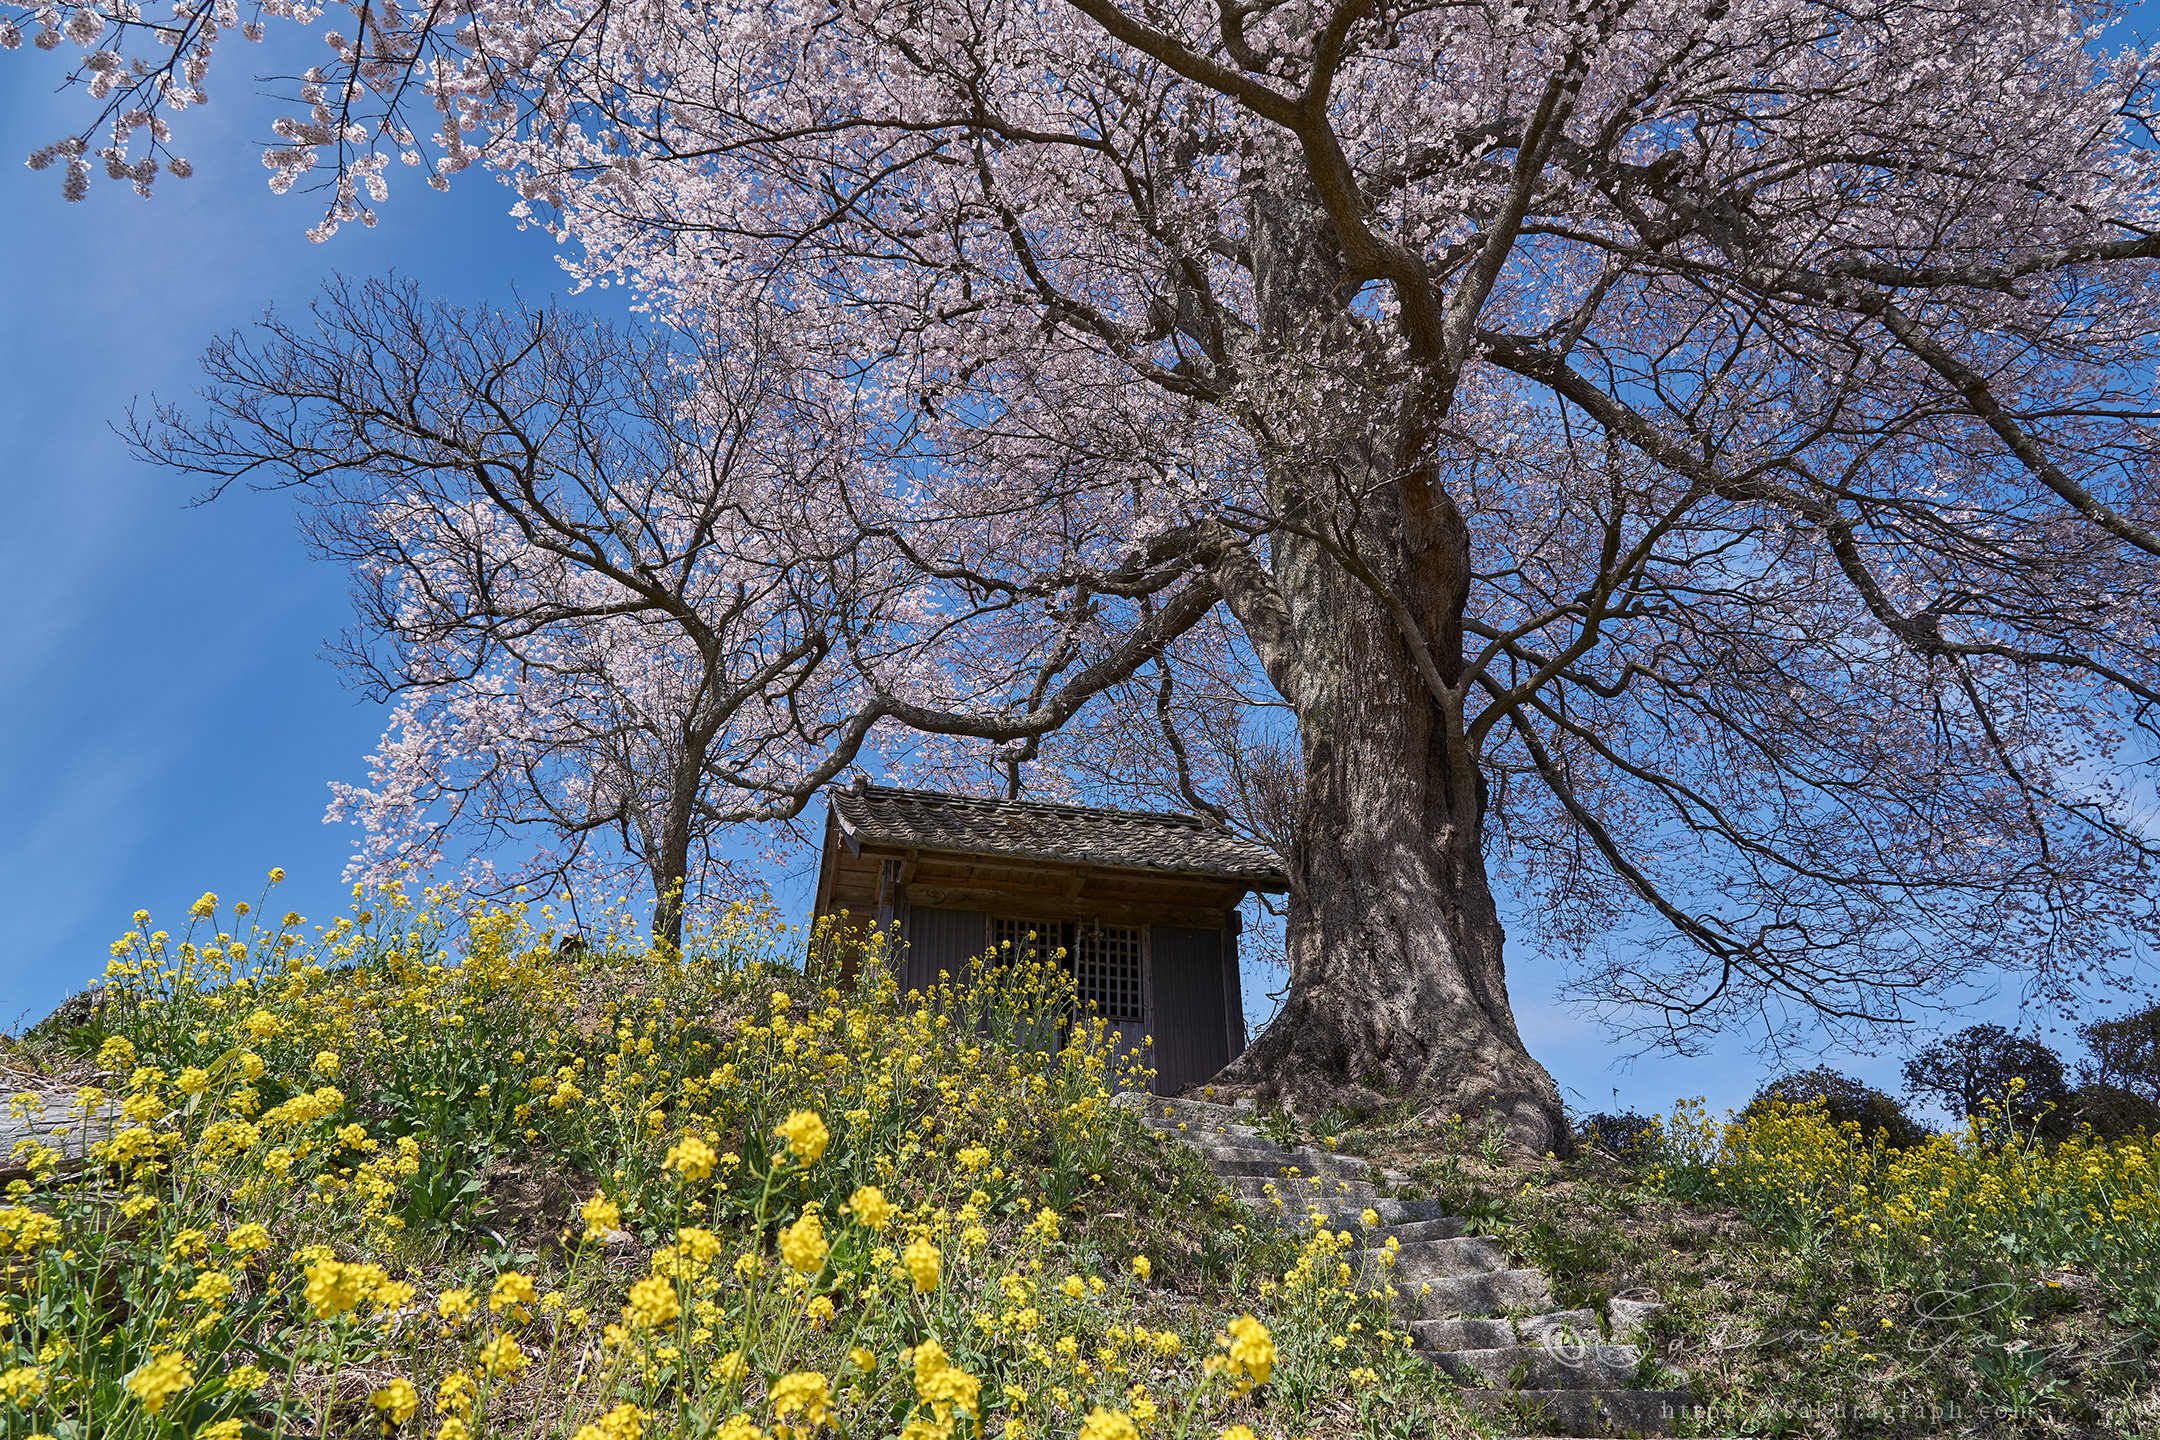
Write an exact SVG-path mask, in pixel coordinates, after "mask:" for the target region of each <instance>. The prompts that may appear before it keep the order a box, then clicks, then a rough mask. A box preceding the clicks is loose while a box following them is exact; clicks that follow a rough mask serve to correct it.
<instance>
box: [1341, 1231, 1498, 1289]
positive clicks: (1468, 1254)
mask: <svg viewBox="0 0 2160 1440" xmlns="http://www.w3.org/2000/svg"><path fill="white" fill-rule="evenodd" d="M1387 1253H1388V1252H1387V1251H1386V1250H1385V1249H1377V1248H1376V1249H1372V1250H1367V1251H1364V1252H1363V1255H1364V1260H1365V1264H1366V1267H1367V1269H1366V1273H1367V1274H1374V1273H1382V1274H1385V1275H1386V1278H1388V1279H1390V1280H1393V1281H1395V1282H1396V1283H1398V1284H1401V1283H1404V1282H1406V1281H1413V1280H1453V1279H1454V1278H1456V1277H1457V1276H1459V1275H1481V1274H1484V1273H1485V1272H1486V1271H1489V1270H1505V1269H1507V1247H1506V1246H1504V1245H1502V1244H1501V1243H1500V1242H1499V1241H1497V1240H1494V1239H1492V1238H1491V1237H1489V1236H1485V1235H1462V1236H1458V1237H1456V1238H1455V1239H1452V1240H1413V1241H1411V1242H1410V1243H1409V1244H1407V1245H1403V1246H1399V1247H1398V1248H1397V1249H1396V1250H1395V1252H1394V1255H1395V1260H1394V1263H1393V1264H1392V1265H1390V1264H1389V1263H1388V1262H1387V1261H1385V1260H1383V1259H1382V1258H1381V1257H1382V1256H1384V1255H1386V1254H1387Z"/></svg>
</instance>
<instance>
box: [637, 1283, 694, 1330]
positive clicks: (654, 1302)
mask: <svg viewBox="0 0 2160 1440" xmlns="http://www.w3.org/2000/svg"><path fill="white" fill-rule="evenodd" d="M681 1312H682V1306H681V1303H680V1302H679V1301H678V1300H677V1299H676V1296H675V1286H674V1283H673V1282H672V1281H668V1280H663V1279H661V1278H660V1277H659V1276H657V1275H648V1276H646V1277H645V1278H644V1279H643V1280H640V1281H638V1282H637V1283H636V1284H635V1285H632V1286H631V1287H630V1303H629V1304H627V1305H625V1306H623V1323H624V1324H626V1325H628V1326H630V1327H631V1328H632V1329H633V1330H658V1329H660V1328H662V1327H663V1326H667V1325H672V1324H674V1323H675V1317H676V1316H677V1315H678V1314H680V1313H681Z"/></svg>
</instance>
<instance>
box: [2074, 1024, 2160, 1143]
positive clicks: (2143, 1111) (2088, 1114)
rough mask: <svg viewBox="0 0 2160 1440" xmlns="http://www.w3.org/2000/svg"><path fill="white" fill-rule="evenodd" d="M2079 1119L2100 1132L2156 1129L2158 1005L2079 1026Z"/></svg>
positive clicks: (2159, 1117)
mask: <svg viewBox="0 0 2160 1440" xmlns="http://www.w3.org/2000/svg"><path fill="white" fill-rule="evenodd" d="M2078 1037H2079V1038H2080V1039H2082V1040H2083V1041H2084V1042H2085V1047H2086V1048H2087V1049H2088V1050H2090V1051H2092V1056H2093V1058H2092V1059H2091V1060H2090V1061H2087V1062H2084V1063H2081V1064H2080V1065H2079V1066H2078V1090H2077V1107H2078V1118H2079V1119H2081V1120H2084V1121H2086V1122H2087V1123H2089V1124H2090V1125H2091V1126H2092V1127H2093V1128H2094V1129H2095V1130H2098V1131H2099V1132H2100V1133H2101V1134H2103V1135H2128V1134H2131V1133H2134V1132H2136V1131H2139V1130H2143V1131H2147V1132H2149V1133H2160V1005H2148V1006H2147V1007H2145V1008H2144V1009H2143V1010H2140V1011H2138V1012H2137V1013H2136V1014H2134V1015H2124V1016H2121V1017H2119V1018H2117V1019H2114V1020H2095V1021H2093V1022H2092V1023H2091V1024H2088V1025H2081V1026H2079V1027H2078Z"/></svg>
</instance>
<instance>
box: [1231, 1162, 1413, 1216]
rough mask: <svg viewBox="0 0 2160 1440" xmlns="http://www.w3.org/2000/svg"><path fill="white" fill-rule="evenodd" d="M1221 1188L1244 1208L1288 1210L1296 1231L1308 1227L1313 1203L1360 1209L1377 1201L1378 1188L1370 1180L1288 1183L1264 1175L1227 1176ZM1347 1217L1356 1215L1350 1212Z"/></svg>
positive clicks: (1290, 1180) (1283, 1179)
mask: <svg viewBox="0 0 2160 1440" xmlns="http://www.w3.org/2000/svg"><path fill="white" fill-rule="evenodd" d="M1223 1187H1224V1188H1225V1189H1227V1190H1228V1191H1229V1192H1230V1193H1231V1194H1232V1195H1235V1196H1237V1197H1238V1199H1240V1200H1243V1201H1245V1202H1246V1203H1247V1204H1252V1205H1258V1206H1261V1207H1269V1206H1274V1205H1277V1204H1280V1205H1281V1206H1283V1207H1284V1208H1287V1209H1291V1211H1292V1214H1293V1216H1294V1221H1293V1223H1295V1221H1303V1222H1304V1223H1303V1224H1302V1225H1297V1226H1296V1228H1299V1229H1305V1228H1309V1227H1310V1226H1311V1224H1312V1221H1311V1219H1310V1212H1311V1209H1312V1202H1314V1201H1330V1200H1334V1201H1344V1200H1347V1201H1351V1202H1353V1203H1355V1204H1357V1205H1364V1204H1367V1203H1369V1202H1371V1201H1374V1200H1377V1199H1379V1198H1380V1189H1379V1187H1378V1186H1376V1185H1374V1184H1373V1183H1372V1182H1371V1181H1370V1180H1339V1179H1335V1178H1333V1177H1324V1178H1321V1179H1300V1180H1292V1179H1288V1178H1285V1177H1277V1178H1272V1179H1271V1178H1270V1177H1268V1176H1266V1175H1231V1176H1227V1177H1225V1179H1224V1180H1223ZM1373 1208H1375V1209H1378V1208H1379V1207H1378V1206H1374V1207H1373ZM1351 1213H1353V1214H1355V1213H1356V1212H1355V1211H1354V1210H1353V1211H1352V1212H1351Z"/></svg>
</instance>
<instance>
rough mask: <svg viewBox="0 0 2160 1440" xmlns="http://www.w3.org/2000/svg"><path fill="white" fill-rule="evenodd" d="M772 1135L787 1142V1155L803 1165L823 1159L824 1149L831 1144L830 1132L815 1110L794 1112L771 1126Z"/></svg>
mask: <svg viewBox="0 0 2160 1440" xmlns="http://www.w3.org/2000/svg"><path fill="white" fill-rule="evenodd" d="M773 1134H775V1135H777V1136H779V1137H780V1138H781V1139H783V1140H785V1141H787V1147H788V1153H789V1154H790V1155H793V1156H794V1157H795V1158H796V1159H797V1160H800V1161H801V1162H802V1163H803V1164H805V1165H815V1164H816V1163H817V1162H818V1161H819V1160H820V1159H822V1158H824V1155H825V1147H826V1146H827V1145H829V1144H831V1143H832V1132H831V1131H829V1130H827V1129H826V1128H825V1121H824V1119H823V1117H821V1116H820V1115H819V1114H818V1113H817V1111H815V1110H797V1111H795V1112H794V1113H792V1114H791V1115H789V1116H788V1117H787V1119H785V1120H783V1121H781V1122H780V1123H779V1124H778V1125H775V1126H773Z"/></svg>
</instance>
